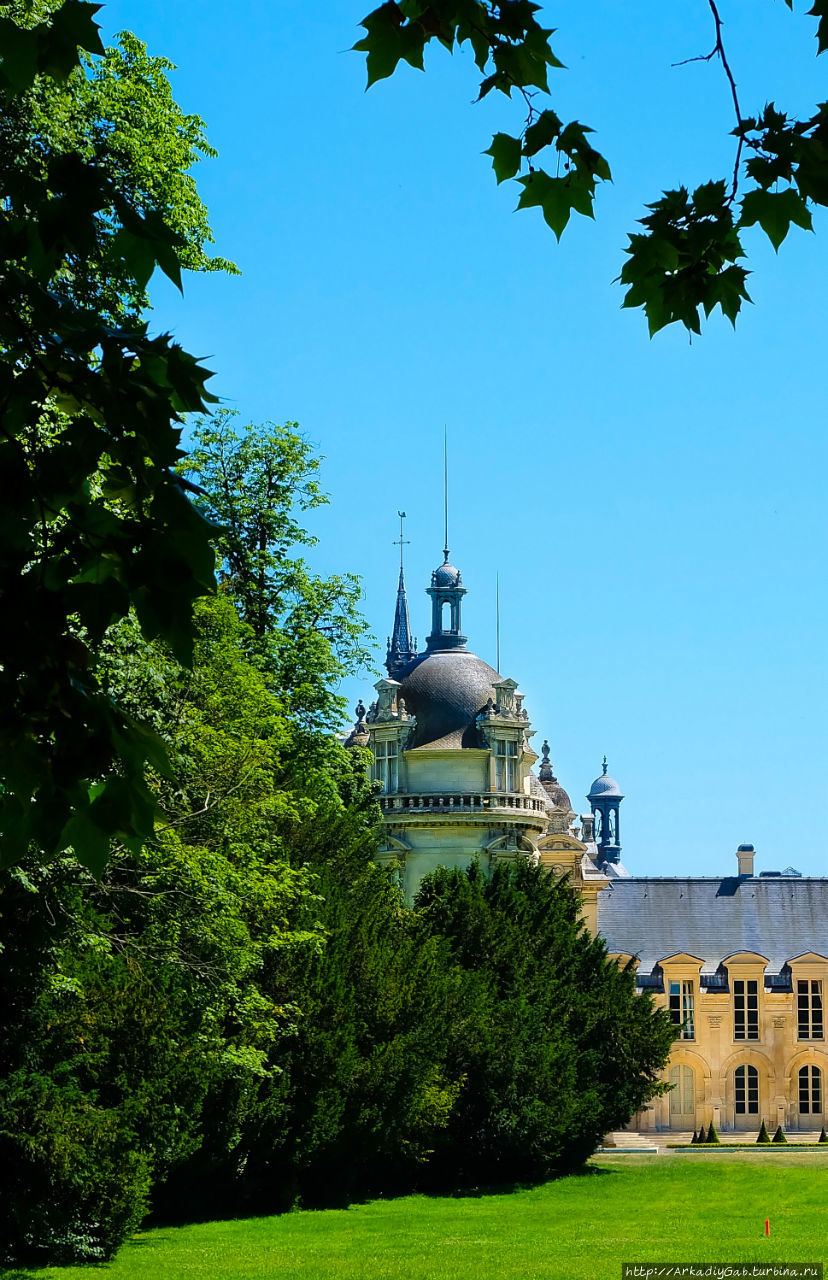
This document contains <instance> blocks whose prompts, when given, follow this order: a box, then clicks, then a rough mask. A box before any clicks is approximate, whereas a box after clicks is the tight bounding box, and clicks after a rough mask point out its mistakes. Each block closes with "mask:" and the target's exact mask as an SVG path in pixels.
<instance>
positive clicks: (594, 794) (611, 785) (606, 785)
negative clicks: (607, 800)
mask: <svg viewBox="0 0 828 1280" xmlns="http://www.w3.org/2000/svg"><path fill="white" fill-rule="evenodd" d="M606 796H617V797H618V799H619V800H623V799H624V793H623V791H622V790H621V788H620V787H619V785H618V783H617V782H616V781H615V778H611V777H610V776H609V774H608V773H607V757H606V756H604V772H603V773H602V774H601V777H600V778H596V779H595V781H594V782H593V784H592V786H591V787H590V789H589V795H588V796H587V800H600V799H603V798H604V797H606Z"/></svg>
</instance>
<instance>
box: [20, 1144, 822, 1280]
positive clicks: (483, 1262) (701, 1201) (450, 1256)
mask: <svg viewBox="0 0 828 1280" xmlns="http://www.w3.org/2000/svg"><path fill="white" fill-rule="evenodd" d="M826 1203H828V1154H826V1153H823V1152H816V1151H815V1152H813V1153H811V1152H807V1153H806V1152H803V1153H800V1154H787V1153H778V1152H774V1153H772V1154H771V1153H764V1152H739V1153H735V1152H734V1153H730V1154H728V1153H727V1152H721V1153H719V1152H716V1153H711V1155H710V1156H709V1157H706V1158H705V1159H704V1160H697V1159H695V1158H693V1157H692V1156H690V1157H688V1156H685V1155H680V1154H677V1155H660V1156H658V1157H654V1156H612V1155H604V1156H600V1157H598V1158H596V1159H595V1160H594V1161H593V1162H592V1165H591V1170H590V1172H589V1173H587V1174H585V1175H582V1176H579V1177H571V1178H562V1179H560V1180H559V1181H557V1182H549V1183H546V1184H545V1185H543V1186H541V1187H536V1188H533V1189H530V1190H525V1191H514V1192H510V1193H504V1194H499V1195H491V1194H486V1195H480V1196H464V1197H449V1196H443V1197H426V1196H407V1197H404V1198H400V1199H397V1200H374V1201H372V1202H371V1203H368V1204H363V1205H354V1206H352V1207H351V1208H349V1209H329V1210H323V1211H302V1212H296V1213H289V1214H284V1215H282V1216H280V1217H271V1218H252V1219H239V1220H235V1221H225V1222H211V1223H204V1224H199V1225H197V1226H188V1227H175V1228H170V1227H163V1228H159V1229H157V1230H153V1231H147V1232H144V1233H142V1234H141V1235H139V1236H138V1237H136V1239H135V1240H133V1241H132V1242H130V1243H129V1244H127V1245H126V1246H125V1247H124V1248H123V1249H122V1250H121V1253H120V1254H119V1255H118V1257H117V1258H116V1259H115V1261H114V1262H113V1263H111V1264H109V1265H107V1266H104V1267H100V1268H96V1269H95V1270H94V1271H90V1270H89V1269H88V1268H81V1267H65V1268H49V1269H48V1270H40V1271H36V1272H30V1271H21V1272H15V1273H12V1274H13V1275H14V1276H15V1277H20V1278H21V1280H22V1278H23V1277H27V1278H28V1277H34V1276H36V1277H37V1278H38V1280H92V1277H93V1276H99V1277H101V1280H185V1277H191V1276H200V1277H201V1276H203V1277H205V1280H254V1278H255V1280H270V1278H271V1277H273V1278H274V1280H277V1278H278V1280H290V1278H291V1277H294V1276H296V1277H300V1278H301V1280H501V1278H502V1280H540V1278H541V1277H542V1278H543V1280H546V1277H562V1278H563V1277H566V1278H567V1280H604V1277H607V1278H608V1280H620V1275H621V1263H622V1262H636V1261H642V1262H643V1261H667V1262H754V1261H768V1262H819V1261H823V1262H824V1261H825V1260H826V1258H828V1215H826ZM765 1218H770V1222H771V1235H770V1238H769V1239H766V1238H765V1236H764V1228H765Z"/></svg>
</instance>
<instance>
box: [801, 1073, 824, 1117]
mask: <svg viewBox="0 0 828 1280" xmlns="http://www.w3.org/2000/svg"><path fill="white" fill-rule="evenodd" d="M821 1111H822V1072H821V1071H820V1069H819V1067H800V1068H799V1114H800V1115H801V1116H808V1115H814V1116H818V1115H819V1114H820V1112H821Z"/></svg>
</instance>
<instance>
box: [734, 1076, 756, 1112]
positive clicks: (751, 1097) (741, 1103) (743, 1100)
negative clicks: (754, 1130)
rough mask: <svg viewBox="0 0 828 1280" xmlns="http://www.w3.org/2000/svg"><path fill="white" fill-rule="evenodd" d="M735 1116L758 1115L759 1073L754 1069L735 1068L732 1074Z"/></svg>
mask: <svg viewBox="0 0 828 1280" xmlns="http://www.w3.org/2000/svg"><path fill="white" fill-rule="evenodd" d="M733 1083H734V1093H735V1101H736V1114H737V1116H758V1114H759V1072H758V1071H757V1070H756V1068H755V1067H751V1066H744V1067H737V1068H736V1070H735V1072H734V1073H733Z"/></svg>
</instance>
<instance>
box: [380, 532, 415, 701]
mask: <svg viewBox="0 0 828 1280" xmlns="http://www.w3.org/2000/svg"><path fill="white" fill-rule="evenodd" d="M397 515H398V516H399V517H400V536H399V538H395V539H394V543H393V545H394V546H395V547H396V546H399V548H400V580H399V583H398V585H397V606H396V608H395V610H394V630H393V633H392V636H391V639H390V640H389V641H388V652H387V653H386V655H385V667H386V670H387V671H388V674H389V675H390V676H392V677H393V676H394V675H395V674H396V672H398V671H400V670H401V669H402V668H403V667H404V666H405V665H406V664H407V663H408V662H410V661H411V659H412V658H415V657H416V656H417V646H416V645H415V644H414V643H413V641H412V639H411V622H410V620H409V617H408V597H407V596H406V593H405V573H404V570H403V548H404V547H406V546H408V538H406V537H405V535H404V533H403V520H405V518H406V515H405V512H404V511H398V512H397Z"/></svg>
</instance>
